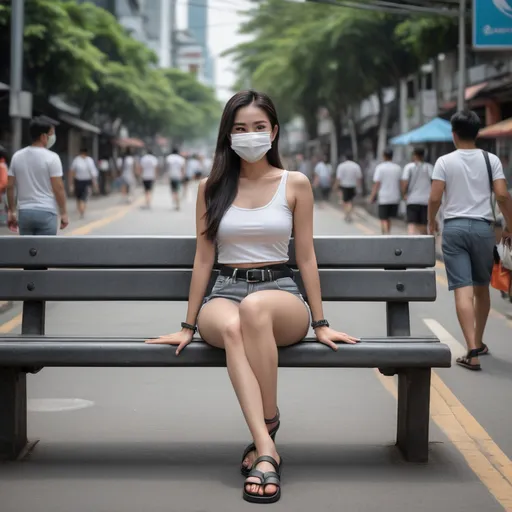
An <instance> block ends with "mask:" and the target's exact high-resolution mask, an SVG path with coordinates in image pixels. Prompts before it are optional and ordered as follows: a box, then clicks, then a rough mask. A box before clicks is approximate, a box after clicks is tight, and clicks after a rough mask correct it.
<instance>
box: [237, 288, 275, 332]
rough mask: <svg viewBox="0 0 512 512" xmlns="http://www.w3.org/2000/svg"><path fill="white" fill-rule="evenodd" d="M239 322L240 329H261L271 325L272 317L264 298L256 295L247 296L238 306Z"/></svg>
mask: <svg viewBox="0 0 512 512" xmlns="http://www.w3.org/2000/svg"><path fill="white" fill-rule="evenodd" d="M239 311H240V322H241V324H242V329H243V328H244V327H245V328H255V329H261V328H262V327H264V326H270V325H271V324H272V318H271V317H272V315H271V314H270V311H269V309H268V303H267V301H265V298H264V297H263V296H262V295H261V294H258V293H253V294H251V295H248V296H247V297H246V298H245V299H244V300H243V301H242V302H241V304H240V310H239Z"/></svg>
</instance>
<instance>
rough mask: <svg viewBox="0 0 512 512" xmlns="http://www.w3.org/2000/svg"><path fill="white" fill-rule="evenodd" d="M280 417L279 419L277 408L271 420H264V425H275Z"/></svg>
mask: <svg viewBox="0 0 512 512" xmlns="http://www.w3.org/2000/svg"><path fill="white" fill-rule="evenodd" d="M280 417H281V414H280V413H279V407H278V408H277V413H276V415H275V416H274V417H273V418H271V419H269V420H267V419H266V420H265V424H266V425H270V424H271V423H275V422H276V421H279V418H280Z"/></svg>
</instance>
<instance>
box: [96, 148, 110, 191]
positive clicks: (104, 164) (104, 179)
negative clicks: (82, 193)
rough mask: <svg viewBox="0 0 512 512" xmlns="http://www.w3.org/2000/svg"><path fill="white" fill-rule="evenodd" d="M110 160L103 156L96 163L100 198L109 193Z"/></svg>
mask: <svg viewBox="0 0 512 512" xmlns="http://www.w3.org/2000/svg"><path fill="white" fill-rule="evenodd" d="M110 165H111V158H110V157H109V156H108V155H103V156H102V157H101V158H100V159H99V161H98V170H99V176H98V181H99V183H98V186H99V189H100V194H101V195H102V196H106V195H107V194H108V193H109V191H110V185H111V169H110Z"/></svg>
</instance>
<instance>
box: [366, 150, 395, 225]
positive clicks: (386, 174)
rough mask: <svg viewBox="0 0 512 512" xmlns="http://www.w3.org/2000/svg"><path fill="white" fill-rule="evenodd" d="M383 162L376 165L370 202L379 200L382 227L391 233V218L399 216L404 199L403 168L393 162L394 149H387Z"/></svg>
mask: <svg viewBox="0 0 512 512" xmlns="http://www.w3.org/2000/svg"><path fill="white" fill-rule="evenodd" d="M383 160H384V161H383V162H382V163H380V164H379V165H377V167H375V174H374V175H373V188H372V192H371V194H370V203H374V202H375V201H377V202H378V205H379V219H380V227H381V231H382V234H383V235H389V233H390V231H391V220H392V219H396V218H397V217H398V207H399V205H400V200H401V199H402V192H401V190H400V180H401V178H402V169H401V167H400V166H399V165H398V164H395V163H394V162H393V150H392V149H386V150H385V151H384V153H383Z"/></svg>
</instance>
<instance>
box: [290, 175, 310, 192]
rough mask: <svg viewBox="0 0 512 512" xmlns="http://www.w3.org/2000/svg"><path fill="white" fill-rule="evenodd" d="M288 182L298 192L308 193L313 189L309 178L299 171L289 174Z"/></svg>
mask: <svg viewBox="0 0 512 512" xmlns="http://www.w3.org/2000/svg"><path fill="white" fill-rule="evenodd" d="M288 181H289V182H290V185H291V186H292V188H293V189H294V190H296V191H297V192H300V191H306V190H308V189H311V183H310V181H309V178H308V177H307V176H305V175H304V174H302V173H301V172H298V171H289V172H288Z"/></svg>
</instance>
